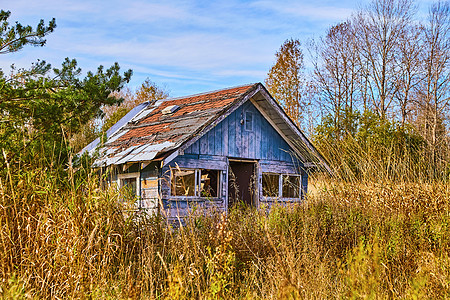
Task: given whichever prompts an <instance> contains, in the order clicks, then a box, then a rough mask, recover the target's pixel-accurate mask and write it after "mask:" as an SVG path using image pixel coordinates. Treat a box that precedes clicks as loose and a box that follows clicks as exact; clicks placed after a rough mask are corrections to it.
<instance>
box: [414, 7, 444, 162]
mask: <svg viewBox="0 0 450 300" xmlns="http://www.w3.org/2000/svg"><path fill="white" fill-rule="evenodd" d="M449 13H450V6H449V3H448V2H437V3H434V4H433V5H432V6H431V8H430V10H429V16H428V23H427V24H426V26H425V28H424V39H425V41H424V59H423V62H424V79H423V82H422V86H421V94H420V98H419V99H418V101H419V107H420V109H421V112H420V114H419V117H421V118H420V119H419V124H420V126H419V128H420V131H421V133H422V135H423V136H424V137H425V139H426V140H427V141H428V143H429V146H430V148H431V152H432V159H433V161H434V163H437V154H438V153H437V152H438V148H439V146H440V144H442V143H444V142H445V139H444V135H445V124H444V120H445V119H446V118H447V117H448V108H449V103H450V97H449V96H450V69H449V63H450V41H449V38H450V15H449Z"/></svg>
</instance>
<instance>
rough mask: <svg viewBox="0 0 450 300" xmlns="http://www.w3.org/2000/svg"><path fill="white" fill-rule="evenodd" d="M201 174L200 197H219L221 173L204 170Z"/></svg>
mask: <svg viewBox="0 0 450 300" xmlns="http://www.w3.org/2000/svg"><path fill="white" fill-rule="evenodd" d="M200 174H201V176H200V177H201V179H200V197H208V198H214V197H218V196H219V193H218V190H219V171H218V170H206V169H202V170H201V171H200Z"/></svg>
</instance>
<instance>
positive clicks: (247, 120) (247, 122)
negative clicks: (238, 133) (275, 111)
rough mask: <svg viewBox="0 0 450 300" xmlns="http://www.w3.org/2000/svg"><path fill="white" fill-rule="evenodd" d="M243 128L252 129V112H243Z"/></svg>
mask: <svg viewBox="0 0 450 300" xmlns="http://www.w3.org/2000/svg"><path fill="white" fill-rule="evenodd" d="M245 130H247V131H252V130H253V113H252V112H250V111H247V112H246V113H245Z"/></svg>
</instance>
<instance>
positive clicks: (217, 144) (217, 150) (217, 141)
mask: <svg viewBox="0 0 450 300" xmlns="http://www.w3.org/2000/svg"><path fill="white" fill-rule="evenodd" d="M222 123H223V122H220V123H219V124H217V126H216V127H214V134H215V136H214V155H223V152H222V144H223V140H222Z"/></svg>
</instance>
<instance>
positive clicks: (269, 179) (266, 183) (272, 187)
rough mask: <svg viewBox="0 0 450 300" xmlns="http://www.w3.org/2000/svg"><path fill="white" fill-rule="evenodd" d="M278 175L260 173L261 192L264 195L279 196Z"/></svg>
mask: <svg viewBox="0 0 450 300" xmlns="http://www.w3.org/2000/svg"><path fill="white" fill-rule="evenodd" d="M279 191H280V175H278V174H270V173H263V174H262V192H263V196H264V197H279V196H280V192H279Z"/></svg>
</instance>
